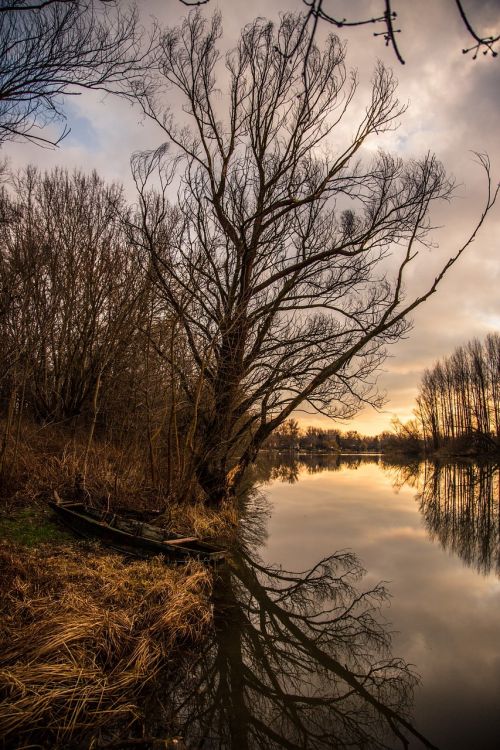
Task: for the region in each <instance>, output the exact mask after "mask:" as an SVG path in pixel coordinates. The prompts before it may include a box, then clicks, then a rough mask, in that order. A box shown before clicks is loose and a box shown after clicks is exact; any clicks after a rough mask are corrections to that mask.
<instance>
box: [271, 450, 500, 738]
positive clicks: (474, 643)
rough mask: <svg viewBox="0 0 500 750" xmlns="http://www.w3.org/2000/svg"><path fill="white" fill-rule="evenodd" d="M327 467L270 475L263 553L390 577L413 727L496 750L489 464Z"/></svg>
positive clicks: (496, 633) (498, 664)
mask: <svg viewBox="0 0 500 750" xmlns="http://www.w3.org/2000/svg"><path fill="white" fill-rule="evenodd" d="M339 468H341V470H340V471H339V470H338V469H339ZM335 469H336V470H335ZM335 469H334V468H330V469H328V468H326V469H324V470H323V471H317V472H315V473H311V465H310V466H309V467H308V466H307V465H306V464H304V463H302V464H299V465H295V466H294V465H293V463H292V464H291V465H290V462H289V465H288V466H286V465H285V466H283V467H282V468H281V469H278V470H276V469H274V470H272V472H271V471H269V472H268V473H272V474H273V475H274V476H276V475H278V477H279V478H274V479H271V481H270V483H269V484H266V485H265V486H264V487H263V490H264V491H265V494H266V495H267V497H268V499H269V501H270V503H271V506H272V513H271V516H270V519H269V523H268V537H267V541H266V544H265V547H264V548H261V549H260V554H261V555H262V557H263V559H264V560H265V561H266V562H267V563H279V564H281V565H282V566H283V567H285V568H288V569H294V570H301V569H306V568H308V567H310V566H312V565H314V563H315V562H317V561H318V560H319V559H320V558H321V557H323V556H326V555H328V554H331V553H332V552H333V551H334V550H340V549H350V550H352V551H353V552H355V553H356V554H357V555H358V556H359V557H360V559H361V561H362V563H363V565H364V566H365V567H366V569H367V571H368V573H367V577H366V579H365V581H364V583H365V585H368V586H369V585H373V584H375V583H377V582H378V581H380V580H383V581H387V582H388V588H389V591H390V593H391V594H392V597H393V598H392V601H391V606H390V608H388V609H386V611H385V614H386V616H387V617H388V618H389V619H390V621H391V623H392V626H393V627H394V629H395V630H396V631H398V632H397V633H396V635H395V636H394V639H393V648H392V652H393V654H394V655H396V656H402V657H404V658H405V659H406V660H407V661H409V662H412V663H413V664H415V665H416V668H417V671H418V672H419V673H420V675H421V676H422V686H421V687H420V688H419V689H418V690H417V696H416V703H415V719H416V725H417V727H418V728H419V729H420V730H421V731H422V732H423V733H424V734H426V735H427V736H428V737H429V738H430V739H431V740H432V741H433V742H434V743H435V744H437V745H438V746H439V747H441V748H443V749H444V750H448V748H449V749H450V750H451V749H452V748H453V749H454V750H455V749H456V750H459V749H460V748H467V749H468V750H469V749H472V748H474V749H475V748H478V750H482V749H483V748H484V749H485V750H487V749H489V748H497V747H498V741H499V740H498V738H499V737H500V716H499V711H498V702H499V698H500V582H499V578H498V570H499V565H498V559H499V543H498V542H499V512H498V509H499V478H498V468H494V467H491V466H490V467H488V466H485V467H483V468H479V467H477V466H476V467H474V466H473V465H471V464H462V465H459V466H457V465H455V466H453V465H450V466H442V467H440V468H439V467H438V468H437V469H436V467H435V466H434V465H427V466H424V465H422V466H421V467H420V468H419V469H417V468H416V467H415V466H413V467H405V466H399V467H398V466H389V465H384V464H382V463H377V462H376V460H365V461H363V460H362V461H358V460H351V461H350V462H348V463H344V464H343V465H342V466H341V467H335ZM287 479H292V481H293V480H295V481H293V483H292V484H290V483H288V482H287V481H286V480H287ZM283 480H285V481H283ZM495 571H497V572H495ZM417 746H418V745H417V744H416V743H415V744H414V743H412V744H411V747H417Z"/></svg>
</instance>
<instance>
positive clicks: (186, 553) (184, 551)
mask: <svg viewBox="0 0 500 750" xmlns="http://www.w3.org/2000/svg"><path fill="white" fill-rule="evenodd" d="M49 505H50V506H51V508H52V509H53V510H54V512H55V513H56V514H57V515H58V516H59V518H60V519H61V520H62V521H63V523H64V524H65V525H66V526H69V527H70V528H71V529H73V530H74V531H75V532H76V533H78V534H80V535H83V536H96V537H98V538H99V539H102V540H103V541H104V542H105V543H108V544H111V545H117V546H120V547H121V548H126V549H130V550H132V551H133V550H140V551H142V552H145V553H148V554H149V555H151V554H156V555H159V554H161V555H164V556H165V558H166V559H168V560H169V561H175V562H186V561H187V560H190V559H193V558H194V559H198V560H202V561H206V562H218V561H221V560H223V559H224V557H225V552H224V550H222V549H220V548H218V547H215V546H214V545H212V544H209V543H208V542H203V541H201V540H199V539H195V538H192V537H190V538H189V539H183V538H182V537H180V535H178V534H172V535H168V539H167V538H164V539H163V540H161V541H160V540H156V539H152V538H148V537H147V536H144V533H141V532H146V533H153V532H152V531H150V530H153V529H154V531H155V532H156V534H157V535H158V536H161V531H160V530H159V529H157V528H156V527H151V526H149V525H148V524H140V523H137V522H136V523H135V524H134V523H129V522H127V521H126V519H120V517H118V518H117V517H115V519H116V518H117V520H115V523H120V522H121V523H122V524H123V525H126V524H127V523H128V525H129V526H130V527H131V529H133V528H134V526H135V528H136V533H130V532H129V531H125V530H124V529H123V528H116V526H114V525H112V524H110V523H107V522H106V521H104V520H100V519H99V512H98V511H95V510H94V509H90V508H86V506H84V505H83V504H82V503H57V502H50V503H49ZM91 514H92V515H91ZM100 515H101V516H102V517H105V516H106V514H105V513H102V514H100ZM93 516H94V517H93Z"/></svg>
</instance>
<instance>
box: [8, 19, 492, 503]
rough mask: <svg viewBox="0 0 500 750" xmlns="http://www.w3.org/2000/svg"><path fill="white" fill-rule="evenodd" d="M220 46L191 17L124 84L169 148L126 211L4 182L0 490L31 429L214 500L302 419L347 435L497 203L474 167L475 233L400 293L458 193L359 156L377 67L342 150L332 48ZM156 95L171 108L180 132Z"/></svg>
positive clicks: (259, 38) (288, 39) (378, 126)
mask: <svg viewBox="0 0 500 750" xmlns="http://www.w3.org/2000/svg"><path fill="white" fill-rule="evenodd" d="M50 7H52V4H51V5H50ZM89 7H90V6H89ZM51 12H52V11H51ZM54 12H55V11H54ZM21 15H22V14H21ZM18 16H19V14H18ZM99 28H100V27H99ZM134 28H135V26H134ZM89 33H90V32H89ZM221 35H222V26H221V18H220V16H219V15H218V14H215V15H214V16H213V17H212V18H211V19H204V18H203V17H202V15H201V14H200V13H199V12H194V13H191V14H190V15H189V17H188V18H187V19H185V20H184V21H183V22H182V23H181V25H180V26H179V27H176V28H171V29H166V30H164V31H162V32H161V33H160V32H158V35H157V37H155V40H156V41H155V58H154V59H155V65H154V66H153V67H152V69H151V71H150V72H151V75H150V76H149V75H148V76H146V78H145V79H144V81H143V84H144V85H141V86H137V85H136V77H135V76H136V72H137V67H136V65H135V63H134V64H133V65H132V72H130V71H129V72H128V73H127V72H126V71H124V73H123V77H120V86H125V88H126V93H127V96H128V98H129V99H130V100H131V101H133V102H134V103H135V105H136V106H137V107H139V108H140V109H141V110H142V112H143V114H144V116H145V117H146V118H148V119H149V120H151V121H152V122H153V123H154V124H155V125H156V128H157V132H158V135H159V138H160V139H161V141H162V143H161V145H160V146H159V147H157V148H154V149H151V150H149V151H146V152H143V153H137V154H134V155H133V157H132V162H131V167H132V175H133V179H134V182H135V186H136V199H135V201H134V202H133V203H129V202H127V201H126V200H125V198H124V193H123V189H122V187H121V186H118V185H107V184H106V183H105V182H104V181H103V180H102V179H101V178H100V177H99V176H98V175H96V174H93V175H84V174H83V173H79V172H77V173H74V174H72V175H70V174H68V173H67V172H65V171H64V170H55V171H54V172H52V173H49V174H41V173H39V172H37V171H36V170H35V169H32V168H28V169H25V170H23V171H22V172H21V173H18V174H17V175H14V176H13V177H12V179H11V181H10V185H8V186H5V187H4V190H3V193H2V200H1V219H2V221H1V226H0V231H1V234H2V238H1V246H0V247H1V257H0V294H1V298H0V300H1V301H0V336H1V346H2V352H3V357H2V363H1V368H2V371H1V373H0V398H1V408H2V413H3V416H4V422H5V427H4V431H3V438H2V444H1V447H0V450H1V454H0V455H1V459H0V460H1V469H2V472H4V473H5V471H6V462H7V460H8V461H10V464H11V465H12V464H15V460H16V457H17V452H16V451H17V446H18V444H19V435H20V432H21V427H22V423H23V419H24V418H29V419H32V420H34V421H35V422H36V423H38V424H42V425H47V424H51V425H59V426H61V425H64V426H65V429H70V430H73V431H74V434H76V432H81V433H82V435H84V436H85V437H81V439H82V440H83V447H82V448H81V449H80V454H81V455H80V459H79V464H80V472H81V474H82V476H83V478H85V475H86V472H87V467H88V459H89V456H90V454H91V449H92V444H93V442H94V440H95V438H96V436H97V435H99V436H100V437H103V438H105V439H106V440H108V441H109V443H110V445H114V446H118V447H119V449H120V450H119V453H120V456H121V458H120V459H119V462H118V463H119V468H118V469H116V476H118V475H119V474H120V472H126V471H128V470H130V467H131V466H132V465H134V461H132V460H131V458H130V457H131V456H132V455H135V457H136V458H137V461H136V463H139V464H141V465H143V464H144V465H145V466H147V467H148V469H147V471H148V482H149V483H150V485H151V486H153V487H158V488H161V490H162V492H163V491H165V492H166V493H167V494H169V495H172V494H173V495H176V496H177V497H181V498H184V497H187V496H188V494H190V493H193V492H195V493H196V492H197V493H199V495H200V496H202V497H204V498H206V499H207V500H208V502H211V503H215V504H217V503H219V502H220V501H221V500H222V499H224V498H225V497H227V496H228V495H230V494H232V493H233V492H234V491H235V488H236V487H237V486H238V483H239V481H240V480H241V478H242V476H243V474H244V472H245V471H246V469H247V468H248V466H249V465H250V464H251V463H252V462H253V461H254V460H255V458H256V456H257V454H258V452H259V450H260V448H261V447H262V446H263V445H264V444H265V442H266V440H268V439H269V438H270V436H271V435H272V434H273V433H274V432H275V431H276V430H277V429H278V428H280V426H281V425H282V424H284V423H285V422H286V420H288V419H289V418H291V416H292V415H293V413H294V412H295V410H296V409H297V408H299V407H302V408H307V409H308V410H312V411H316V412H318V413H320V414H324V415H327V416H333V417H337V418H339V417H342V418H345V417H350V416H353V415H354V414H355V413H356V412H357V411H358V409H359V408H360V407H361V406H364V405H365V404H366V403H371V404H375V405H376V404H380V403H381V402H382V398H381V396H380V394H379V393H378V392H377V389H376V378H375V373H376V371H377V369H378V367H379V366H380V364H381V363H382V362H383V360H384V358H385V356H386V354H387V347H388V346H389V345H390V344H391V343H393V342H394V341H397V340H398V339H399V338H400V337H401V336H402V335H403V334H405V333H406V332H407V331H408V330H409V329H410V327H411V319H410V315H411V312H412V311H413V310H414V309H415V308H416V307H418V306H419V305H420V304H423V303H424V302H425V301H426V300H427V299H428V298H429V297H430V296H431V295H432V294H434V293H435V292H436V290H437V288H438V286H439V284H440V281H441V280H442V278H443V277H444V275H445V274H446V273H447V272H448V271H449V270H450V269H451V268H452V266H453V265H454V264H455V263H456V262H457V260H458V259H459V258H460V256H461V255H462V253H463V252H464V251H465V250H466V249H467V247H468V246H469V245H470V243H471V242H472V241H473V240H474V238H475V236H476V234H477V232H478V230H479V228H480V227H481V225H482V224H483V222H484V220H485V218H486V216H487V214H488V212H489V211H490V210H491V208H492V206H493V204H494V203H495V200H496V197H497V193H498V189H495V188H494V187H492V184H491V180H490V167H489V162H488V160H487V158H486V157H484V156H480V157H479V162H480V165H481V166H482V168H483V169H484V171H485V175H486V185H487V191H486V197H485V202H484V207H483V210H482V213H481V214H480V216H479V217H478V219H477V223H476V226H475V227H474V228H473V229H472V232H471V234H470V236H469V237H468V238H466V239H465V240H464V242H463V244H462V245H461V246H460V247H458V248H457V249H456V252H455V253H454V255H452V256H451V257H449V258H448V260H445V261H444V262H443V265H442V267H441V269H440V271H439V272H438V273H437V275H436V276H435V277H434V279H432V280H430V282H429V285H428V288H427V289H426V290H424V291H423V292H422V293H421V294H418V295H415V296H413V297H412V296H411V294H409V293H408V292H407V291H406V290H407V284H406V280H407V277H408V276H409V275H410V274H411V272H412V269H413V267H414V266H415V264H416V263H418V258H419V248H420V247H422V246H425V247H430V246H431V245H432V236H431V234H432V232H431V224H430V222H429V211H430V210H431V208H432V207H433V206H435V205H436V204H437V203H440V202H441V201H447V200H448V199H449V198H450V196H451V195H452V193H453V182H452V180H450V179H449V178H448V177H447V176H446V174H445V171H444V169H443V167H442V165H441V164H440V163H439V161H438V159H437V158H436V157H435V156H434V155H432V154H428V155H427V156H425V157H423V158H422V159H420V160H417V159H413V160H407V161H404V160H403V159H401V158H399V157H395V156H393V155H391V154H388V153H385V152H382V151H378V152H370V153H372V155H367V154H366V153H364V151H363V147H364V145H365V143H366V142H367V140H368V139H370V138H372V137H375V136H376V135H378V134H380V133H382V132H384V131H387V130H391V129H392V128H393V127H394V126H395V122H396V121H397V120H398V118H399V117H400V115H401V114H402V113H403V110H404V107H402V106H401V105H400V104H399V102H398V100H397V97H396V82H395V80H394V77H393V75H392V74H391V72H390V71H388V70H387V69H385V68H384V67H383V66H382V65H379V66H378V67H377V68H376V70H375V71H374V74H373V79H372V88H371V92H370V94H369V97H368V100H367V102H366V107H365V110H364V113H362V114H361V115H360V117H359V121H358V123H357V125H355V126H354V127H353V128H352V129H351V136H350V137H349V136H348V135H347V130H346V129H345V128H344V125H343V124H342V120H343V119H344V118H345V117H347V116H348V113H349V112H350V106H351V104H352V102H353V100H354V98H355V97H356V95H357V88H358V79H357V76H356V74H354V73H353V72H349V70H348V68H347V65H346V48H345V45H343V44H342V43H341V42H340V40H339V39H338V38H337V37H335V36H333V35H331V36H330V37H329V38H328V40H327V42H326V44H325V46H324V49H322V50H320V49H319V48H318V47H316V46H315V44H314V40H313V38H312V36H311V35H310V33H309V32H308V31H307V30H304V28H303V18H302V17H301V16H293V15H285V16H283V17H282V19H281V20H280V22H279V23H277V24H273V23H271V22H268V21H266V20H264V19H257V20H256V21H254V22H253V23H251V24H249V25H248V26H247V27H245V29H243V31H242V32H241V35H240V38H239V40H238V41H237V43H236V46H235V47H234V48H233V49H232V50H231V51H230V52H229V53H227V55H225V56H224V57H223V56H222V55H221V53H220V51H219V43H220V38H221ZM92 38H93V37H92ZM98 38H99V35H98ZM120 38H121V37H120ZM134 38H135V37H134ZM277 47H279V50H280V51H277ZM120 49H121V48H120V47H119V45H118V48H116V54H117V55H118V58H119V57H120V55H121V53H120ZM134 50H135V47H134ZM283 52H285V53H286V54H283ZM141 59H142V58H141ZM133 60H136V55H135V54H134V55H133ZM131 64H132V63H131ZM304 66H306V68H307V75H304ZM222 71H223V73H224V76H225V78H224V80H225V82H226V86H225V90H224V93H222V94H221V92H220V91H219V88H218V87H217V80H218V79H219V75H220V74H221V72H222ZM0 77H1V76H0ZM127 81H128V88H127ZM165 89H169V90H170V91H176V93H177V96H179V97H180V98H181V99H182V101H183V119H182V120H180V121H179V122H177V121H176V118H175V116H174V113H173V112H172V111H171V108H170V99H171V97H170V96H169V95H165ZM221 97H223V99H224V104H225V105H227V107H225V108H221ZM222 112H226V113H227V114H226V115H224V116H223V115H222V114H221V113H222ZM23 116H24V115H23ZM34 122H35V121H34V120H32V121H31V125H27V126H26V127H28V128H32V127H34V124H33V123H34ZM22 132H23V133H24V132H25V131H22ZM26 132H31V131H26ZM337 136H338V137H337ZM82 431H83V432H82ZM12 446H14V447H13V448H12ZM9 451H10V453H9ZM7 454H9V457H8V455H7ZM138 457H144V460H142V458H141V459H140V460H139V458H138Z"/></svg>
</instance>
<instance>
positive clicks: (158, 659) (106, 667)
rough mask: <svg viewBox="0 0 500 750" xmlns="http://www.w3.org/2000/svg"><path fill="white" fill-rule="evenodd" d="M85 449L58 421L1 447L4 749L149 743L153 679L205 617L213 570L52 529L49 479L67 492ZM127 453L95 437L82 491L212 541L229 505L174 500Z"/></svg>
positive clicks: (194, 639) (197, 633)
mask: <svg viewBox="0 0 500 750" xmlns="http://www.w3.org/2000/svg"><path fill="white" fill-rule="evenodd" d="M84 453H85V441H84V439H82V440H78V438H76V439H75V438H74V437H71V436H70V435H69V434H68V432H67V431H66V430H63V429H59V428H57V427H52V428H44V429H40V428H38V429H37V428H36V426H35V425H32V424H24V425H22V430H20V431H19V435H18V436H17V439H16V441H15V443H14V441H13V440H11V441H10V443H9V445H8V446H7V450H6V451H4V454H3V476H2V480H3V481H2V484H1V487H0V642H1V643H2V653H1V655H0V745H1V746H2V747H5V748H20V747H27V746H36V747H46V748H49V747H50V748H61V750H62V748H75V749H76V748H83V747H85V748H89V747H92V748H95V749H96V750H97V748H101V747H102V748H104V747H122V746H128V744H127V742H129V741H131V740H132V739H133V740H134V742H135V746H137V747H143V748H144V749H145V748H150V747H153V746H154V742H152V740H151V741H149V740H148V742H144V743H143V744H142V745H141V744H140V742H139V739H140V738H141V737H142V736H144V733H145V731H146V730H145V729H144V726H143V723H142V714H143V705H144V702H145V701H146V700H148V699H149V698H148V695H149V693H151V690H152V685H153V684H154V680H155V677H156V675H157V674H158V672H159V671H160V670H161V671H166V673H168V670H170V669H174V668H175V664H176V663H178V662H179V661H180V659H181V658H184V656H185V654H186V653H189V652H190V651H191V650H192V649H196V647H197V645H198V644H199V643H200V642H201V641H202V640H203V638H204V637H205V635H206V633H207V631H208V630H209V628H210V626H211V623H212V603H211V594H212V587H213V579H214V571H213V569H211V568H208V567H206V566H204V565H202V564H201V563H196V562H190V563H188V564H186V565H182V566H178V567H172V566H168V565H166V564H165V563H164V562H163V558H161V557H159V558H152V559H150V560H146V561H144V560H137V559H133V560H130V559H129V558H126V557H124V556H123V555H120V554H115V553H113V552H112V551H110V550H109V549H108V548H106V547H104V546H102V545H100V544H99V543H98V542H91V541H81V540H79V539H77V538H76V537H74V536H73V535H72V534H71V533H69V532H67V531H65V530H64V529H63V528H62V527H60V526H59V524H58V523H57V521H56V519H55V516H54V514H53V513H52V511H51V510H50V508H49V506H48V502H47V501H48V500H49V499H51V498H52V493H53V490H57V492H58V493H59V494H60V495H61V497H63V498H67V499H70V498H71V497H72V493H73V492H74V491H75V484H76V481H75V480H77V477H78V472H79V470H80V469H81V466H82V456H83V455H84ZM126 459H127V457H126V456H123V455H122V454H120V452H119V451H118V450H117V449H116V447H113V446H112V445H110V444H109V443H100V442H98V441H95V442H94V443H93V445H92V447H91V449H90V450H89V451H88V456H87V457H86V469H87V471H86V478H85V487H84V492H85V498H86V501H88V502H90V503H91V504H93V505H95V506H96V507H103V508H106V507H108V508H110V509H112V510H115V511H116V510H118V509H119V508H123V509H126V510H128V511H133V512H135V513H137V514H139V516H140V517H141V516H142V517H145V518H147V519H148V520H149V519H150V518H151V517H153V511H155V516H154V517H155V518H156V520H155V523H158V524H159V525H162V526H166V527H168V528H171V529H173V530H176V531H179V532H181V533H183V534H185V535H187V536H190V535H195V536H200V537H204V538H207V539H215V538H220V537H223V536H224V535H225V534H227V532H228V530H231V529H232V528H233V526H234V518H233V515H234V512H233V511H231V510H225V509H222V510H220V511H217V512H215V511H213V510H210V509H206V508H204V507H203V506H202V505H201V504H198V503H195V502H191V503H188V502H184V503H181V502H178V501H177V502H176V501H175V498H169V497H168V496H165V494H164V493H161V492H159V491H158V489H153V488H151V487H149V486H148V484H147V481H146V478H145V476H144V469H143V468H141V465H140V462H139V461H132V460H131V459H130V457H129V458H128V461H127V460H126ZM158 511H160V515H157V514H158ZM158 739H159V740H161V741H163V740H164V739H166V738H165V736H163V735H160V737H159V738H158ZM125 740H127V742H125ZM2 741H3V743H4V744H2ZM124 742H125V744H123V743H124ZM117 743H118V744H117ZM161 746H162V747H166V745H165V744H163V745H161ZM176 747H180V745H176Z"/></svg>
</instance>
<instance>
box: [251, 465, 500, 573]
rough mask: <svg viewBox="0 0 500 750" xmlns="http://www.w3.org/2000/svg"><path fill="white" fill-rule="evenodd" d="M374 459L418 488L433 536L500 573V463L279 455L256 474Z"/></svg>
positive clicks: (281, 474) (396, 481)
mask: <svg viewBox="0 0 500 750" xmlns="http://www.w3.org/2000/svg"><path fill="white" fill-rule="evenodd" d="M367 463H376V464H378V465H379V466H380V468H381V469H383V471H384V472H385V473H386V475H388V476H389V477H390V479H391V484H392V486H393V488H394V489H395V490H400V489H401V488H402V487H404V486H405V485H406V486H409V487H412V488H414V489H415V490H416V500H417V502H418V506H419V511H420V514H421V516H422V518H423V520H424V524H425V528H426V530H427V532H428V534H429V536H430V538H431V540H432V541H438V542H439V544H441V546H442V547H443V548H444V549H446V550H448V551H450V552H452V553H453V554H456V555H458V556H459V557H460V559H461V560H462V561H463V562H464V563H466V565H468V566H470V567H472V568H474V569H475V570H476V571H477V572H480V573H483V574H488V573H490V572H492V571H494V572H496V574H497V575H499V576H500V468H499V465H498V464H497V463H492V462H485V463H473V462H465V461H463V462H448V463H443V462H440V461H419V460H418V459H412V460H407V459H405V458H404V457H396V456H394V457H392V456H385V455H376V454H374V455H361V454H360V455H351V456H346V455H318V456H304V455H300V456H297V455H293V454H292V455H290V454H288V455H286V454H284V455H279V456H276V455H274V456H268V457H266V458H265V459H264V460H263V461H262V462H261V464H260V465H259V470H258V472H259V473H258V479H259V480H260V481H261V482H263V483H265V482H270V481H273V480H278V481H281V482H288V483H290V484H294V483H295V482H297V481H298V479H299V477H300V475H301V473H302V472H305V473H307V474H316V473H318V472H323V471H330V472H331V471H335V472H338V471H341V470H342V469H349V470H351V471H352V469H356V468H358V467H359V466H361V465H362V464H367Z"/></svg>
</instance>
